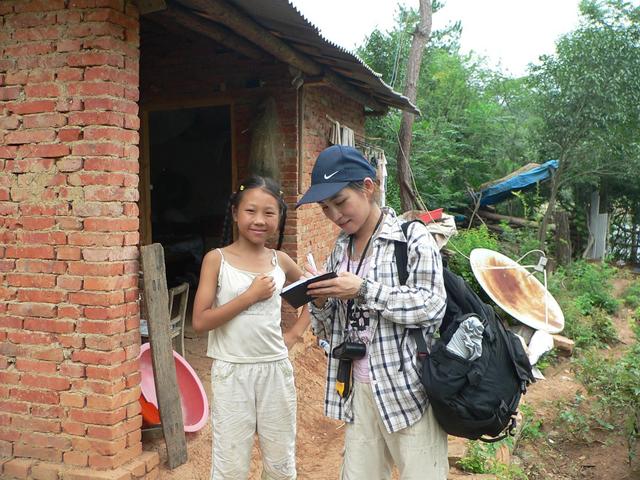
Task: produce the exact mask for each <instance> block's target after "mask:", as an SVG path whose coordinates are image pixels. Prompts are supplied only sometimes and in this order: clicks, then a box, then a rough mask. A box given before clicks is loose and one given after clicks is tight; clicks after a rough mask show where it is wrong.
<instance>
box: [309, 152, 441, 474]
mask: <svg viewBox="0 0 640 480" xmlns="http://www.w3.org/2000/svg"><path fill="white" fill-rule="evenodd" d="M375 180H376V173H375V170H374V169H373V168H372V167H371V165H370V164H369V162H367V160H366V159H365V158H364V157H363V156H362V154H360V152H358V150H356V149H355V148H352V147H345V146H341V145H334V146H332V147H329V148H327V149H326V150H324V151H323V152H322V153H321V154H320V155H319V157H318V159H317V160H316V163H315V166H314V167H313V171H312V173H311V188H310V189H309V190H308V191H307V192H306V193H305V195H304V196H303V197H302V199H301V200H300V201H299V202H298V205H301V204H305V203H312V202H317V203H319V204H320V206H321V207H322V211H323V212H324V214H325V216H326V217H327V219H329V220H330V221H331V222H333V223H334V224H336V225H337V226H338V227H340V229H341V230H342V231H341V233H340V235H339V236H338V239H337V241H336V244H335V247H334V249H333V252H332V253H331V255H330V257H329V259H328V260H327V263H326V268H327V270H333V271H336V272H339V274H338V277H337V278H334V279H331V280H325V281H320V282H316V283H313V284H311V285H310V287H309V289H308V293H310V294H311V295H312V296H313V297H315V300H314V301H313V302H312V304H311V314H312V320H313V329H314V332H315V333H316V335H318V336H319V337H320V338H324V339H327V340H329V341H330V343H331V348H332V354H331V355H330V356H329V359H328V371H327V388H326V392H325V393H326V398H325V414H326V415H329V416H331V417H334V418H337V419H341V420H344V421H346V422H347V427H346V430H345V449H344V456H343V464H342V475H341V479H342V480H369V479H372V478H375V479H379V480H386V479H390V478H391V471H392V467H393V465H394V464H395V465H397V467H398V470H399V473H400V479H401V480H418V479H424V478H428V479H432V480H444V479H445V478H446V477H447V471H448V462H447V435H446V433H445V432H444V430H443V429H442V428H441V427H440V425H439V424H438V423H437V422H436V420H435V418H434V416H433V412H432V411H431V409H430V408H429V402H428V399H427V395H426V392H425V390H424V387H423V386H422V383H421V382H420V374H421V371H420V370H421V367H420V363H419V362H418V359H417V351H416V350H417V349H416V342H415V340H414V338H413V336H412V335H409V330H410V329H420V331H421V332H422V334H423V336H424V337H425V339H426V340H427V343H429V341H430V339H431V338H432V336H433V334H434V333H435V332H436V330H437V329H438V326H439V325H440V322H441V320H442V316H443V315H444V311H445V306H446V293H445V289H444V282H443V278H442V263H441V259H440V254H439V251H438V248H437V246H436V244H435V241H434V240H433V238H432V237H431V235H430V234H429V233H428V232H427V230H426V228H425V227H424V225H421V224H419V223H417V222H416V223H412V224H411V225H410V226H409V229H408V232H407V234H408V235H407V237H405V235H404V233H403V232H402V228H401V222H400V220H399V219H398V218H397V217H396V215H395V213H394V212H393V210H391V209H389V208H381V207H380V206H379V205H378V203H377V202H376V199H375V196H376V184H375ZM395 242H407V256H408V259H407V260H408V262H407V263H408V265H407V270H408V273H409V277H408V279H407V283H406V285H400V280H399V278H398V272H397V268H396V261H395V250H394V248H395ZM313 273H315V272H313ZM338 346H339V348H337V349H336V350H333V349H335V348H336V347H338ZM347 346H348V348H346V347H347ZM341 351H342V352H345V351H348V352H350V353H349V354H348V356H347V358H349V359H351V361H352V365H351V375H350V378H348V379H347V380H348V382H343V380H345V378H344V372H345V369H344V368H339V366H341V367H343V366H344V363H342V362H343V361H344V359H341V357H343V356H344V355H345V354H344V353H343V354H341V353H340V352H341ZM346 371H347V372H348V370H346ZM338 372H341V373H338ZM339 375H341V377H340V379H338V376H339ZM346 375H347V377H349V373H347V374H346ZM338 380H341V381H338ZM347 385H348V386H347Z"/></svg>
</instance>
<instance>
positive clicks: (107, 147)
mask: <svg viewBox="0 0 640 480" xmlns="http://www.w3.org/2000/svg"><path fill="white" fill-rule="evenodd" d="M104 113H109V112H104ZM71 151H72V153H73V155H81V156H84V155H89V156H96V155H98V156H99V155H113V156H122V154H123V149H122V146H121V145H119V144H117V143H113V142H101V143H93V142H92V143H78V144H75V145H73V146H72V149H71Z"/></svg>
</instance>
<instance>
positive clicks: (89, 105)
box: [84, 67, 139, 115]
mask: <svg viewBox="0 0 640 480" xmlns="http://www.w3.org/2000/svg"><path fill="white" fill-rule="evenodd" d="M107 68H109V69H110V71H111V72H113V75H120V74H121V73H122V70H118V69H114V68H110V67H92V68H89V69H87V72H86V73H85V75H86V77H87V80H90V79H92V78H91V77H93V78H96V79H100V77H101V76H111V74H106V73H104V72H105V69H107ZM105 80H106V79H105ZM84 105H85V109H86V110H111V111H114V112H122V113H129V114H132V115H137V114H138V111H139V109H138V104H137V103H136V102H131V101H128V100H125V99H120V98H104V97H101V98H92V97H89V98H87V99H85V102H84Z"/></svg>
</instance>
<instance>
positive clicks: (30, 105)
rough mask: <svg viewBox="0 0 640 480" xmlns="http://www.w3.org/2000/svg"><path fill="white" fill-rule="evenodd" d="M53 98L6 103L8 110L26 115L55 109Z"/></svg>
mask: <svg viewBox="0 0 640 480" xmlns="http://www.w3.org/2000/svg"><path fill="white" fill-rule="evenodd" d="M55 106H56V102H55V100H30V101H26V102H20V103H10V104H8V105H7V107H8V109H9V111H10V112H14V113H17V114H18V115H27V114H29V113H45V112H53V111H54V110H55Z"/></svg>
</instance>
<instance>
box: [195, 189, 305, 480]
mask: <svg viewBox="0 0 640 480" xmlns="http://www.w3.org/2000/svg"><path fill="white" fill-rule="evenodd" d="M286 211H287V207H286V204H285V202H284V199H283V198H282V192H280V189H279V188H278V186H277V184H276V183H275V182H274V181H273V180H271V179H269V178H263V177H258V176H255V177H251V178H249V179H247V180H245V181H244V182H242V183H241V184H240V186H239V188H238V191H237V192H235V193H233V194H232V195H231V198H230V200H229V208H228V212H227V218H226V220H225V228H224V230H225V231H224V238H223V241H224V243H225V244H229V243H230V241H231V235H232V230H233V228H232V222H231V218H232V219H233V222H235V224H236V225H237V229H238V239H237V240H236V241H235V242H233V243H231V244H230V245H227V246H226V247H224V248H222V249H217V250H212V251H210V252H209V253H207V255H206V256H205V257H204V260H203V262H202V270H201V272H200V283H199V286H198V291H197V292H196V297H195V303H194V307H193V328H194V329H195V330H196V331H209V343H208V349H207V355H208V356H209V357H211V358H213V359H214V362H213V366H212V369H211V389H212V392H213V400H212V404H211V418H212V423H213V460H212V467H211V479H212V480H230V479H233V480H236V479H237V480H240V479H246V478H247V477H248V474H249V465H250V461H251V450H252V447H253V437H254V434H255V433H257V434H258V439H259V442H260V450H261V453H262V461H263V474H262V478H263V479H268V480H290V479H291V480H292V479H295V478H296V467H295V432H296V390H295V385H294V382H293V368H292V366H291V362H290V361H289V358H288V352H287V348H290V347H291V346H292V345H293V344H294V343H295V342H296V341H298V339H300V338H301V336H302V334H303V332H304V330H305V329H306V327H307V325H308V324H309V313H308V311H307V309H306V307H305V308H303V309H302V311H301V314H300V316H299V317H298V320H297V321H296V323H295V324H294V326H293V327H292V328H291V329H290V330H289V331H288V332H286V333H285V334H284V335H283V333H282V330H281V327H280V323H281V318H280V317H281V315H280V306H281V299H280V291H281V290H282V287H283V285H284V283H285V280H288V281H296V280H298V279H299V278H300V276H301V275H302V271H301V270H300V269H299V268H298V266H297V265H296V264H295V263H294V261H293V260H291V258H290V257H289V256H288V255H287V254H286V253H284V252H280V251H276V250H271V249H268V248H267V247H266V246H265V244H266V242H267V241H268V240H269V239H270V238H271V237H272V236H273V235H274V234H275V233H276V232H279V239H278V249H279V248H280V247H281V245H282V239H283V236H284V225H285V220H286Z"/></svg>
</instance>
